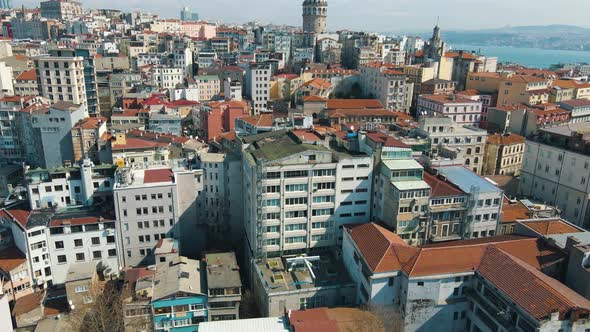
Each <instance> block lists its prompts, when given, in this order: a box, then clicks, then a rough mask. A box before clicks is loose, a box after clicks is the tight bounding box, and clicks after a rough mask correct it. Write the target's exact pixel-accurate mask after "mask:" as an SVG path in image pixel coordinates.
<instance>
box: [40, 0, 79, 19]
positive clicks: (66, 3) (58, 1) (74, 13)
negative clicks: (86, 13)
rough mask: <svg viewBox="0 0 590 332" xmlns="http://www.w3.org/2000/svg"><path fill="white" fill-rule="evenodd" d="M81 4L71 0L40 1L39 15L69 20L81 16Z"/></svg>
mask: <svg viewBox="0 0 590 332" xmlns="http://www.w3.org/2000/svg"><path fill="white" fill-rule="evenodd" d="M82 14H83V11H82V4H81V3H80V2H77V1H72V0H48V1H41V16H42V17H45V18H50V19H55V20H64V21H67V20H71V19H73V18H75V17H78V16H82Z"/></svg>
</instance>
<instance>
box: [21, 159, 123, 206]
mask: <svg viewBox="0 0 590 332" xmlns="http://www.w3.org/2000/svg"><path fill="white" fill-rule="evenodd" d="M115 170H116V166H115V165H98V166H95V165H94V164H92V162H90V160H88V159H86V160H85V161H84V162H83V163H82V164H81V165H76V166H74V167H68V168H59V169H34V170H28V171H27V172H26V173H25V178H26V180H27V192H28V198H29V204H30V206H31V207H32V208H33V209H46V208H66V207H71V206H79V205H83V206H91V205H92V204H93V203H94V202H95V200H96V201H97V202H101V201H108V200H110V197H109V196H110V194H111V192H112V190H113V186H114V184H115V177H114V174H115ZM95 197H96V199H95Z"/></svg>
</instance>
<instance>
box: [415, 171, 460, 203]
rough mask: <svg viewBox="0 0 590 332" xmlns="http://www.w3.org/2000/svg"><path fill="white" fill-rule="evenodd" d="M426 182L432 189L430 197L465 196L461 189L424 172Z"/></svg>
mask: <svg viewBox="0 0 590 332" xmlns="http://www.w3.org/2000/svg"><path fill="white" fill-rule="evenodd" d="M424 182H426V183H428V185H429V186H430V188H432V192H431V194H430V197H448V196H460V195H463V194H464V193H463V191H461V190H460V189H459V188H456V187H455V186H453V185H452V184H450V183H448V182H446V181H443V180H441V179H439V178H438V177H436V176H434V175H431V174H430V173H428V172H424Z"/></svg>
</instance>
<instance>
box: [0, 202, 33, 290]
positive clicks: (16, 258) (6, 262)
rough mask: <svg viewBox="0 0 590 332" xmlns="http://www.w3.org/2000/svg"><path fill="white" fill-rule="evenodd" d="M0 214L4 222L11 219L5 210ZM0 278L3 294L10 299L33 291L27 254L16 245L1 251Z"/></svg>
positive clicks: (0, 218)
mask: <svg viewBox="0 0 590 332" xmlns="http://www.w3.org/2000/svg"><path fill="white" fill-rule="evenodd" d="M0 215H1V216H0V220H2V223H4V222H8V220H10V217H9V216H8V215H7V214H6V212H5V211H0ZM8 232H10V231H8ZM0 278H2V280H3V285H2V288H1V289H2V294H6V295H7V297H8V300H9V301H16V300H18V299H20V298H22V297H24V296H27V295H29V294H31V293H33V287H32V279H31V273H30V272H29V262H28V261H27V256H25V254H24V253H23V252H22V251H20V249H18V248H17V247H15V246H10V247H8V248H5V249H3V250H2V251H0Z"/></svg>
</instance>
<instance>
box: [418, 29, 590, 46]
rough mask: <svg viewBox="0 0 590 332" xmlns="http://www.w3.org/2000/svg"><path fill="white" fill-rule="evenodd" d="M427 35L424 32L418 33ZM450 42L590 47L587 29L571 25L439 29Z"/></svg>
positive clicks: (486, 44) (589, 32)
mask: <svg viewBox="0 0 590 332" xmlns="http://www.w3.org/2000/svg"><path fill="white" fill-rule="evenodd" d="M421 35H423V36H424V37H425V38H429V36H428V35H427V34H421ZM442 37H443V39H444V40H445V41H446V42H447V43H450V44H468V45H469V44H471V45H482V46H514V47H536V48H544V49H554V50H578V51H580V50H583V51H590V29H587V28H582V27H578V26H571V25H540V26H519V27H503V28H497V29H486V30H473V31H445V30H444V29H443V31H442Z"/></svg>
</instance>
